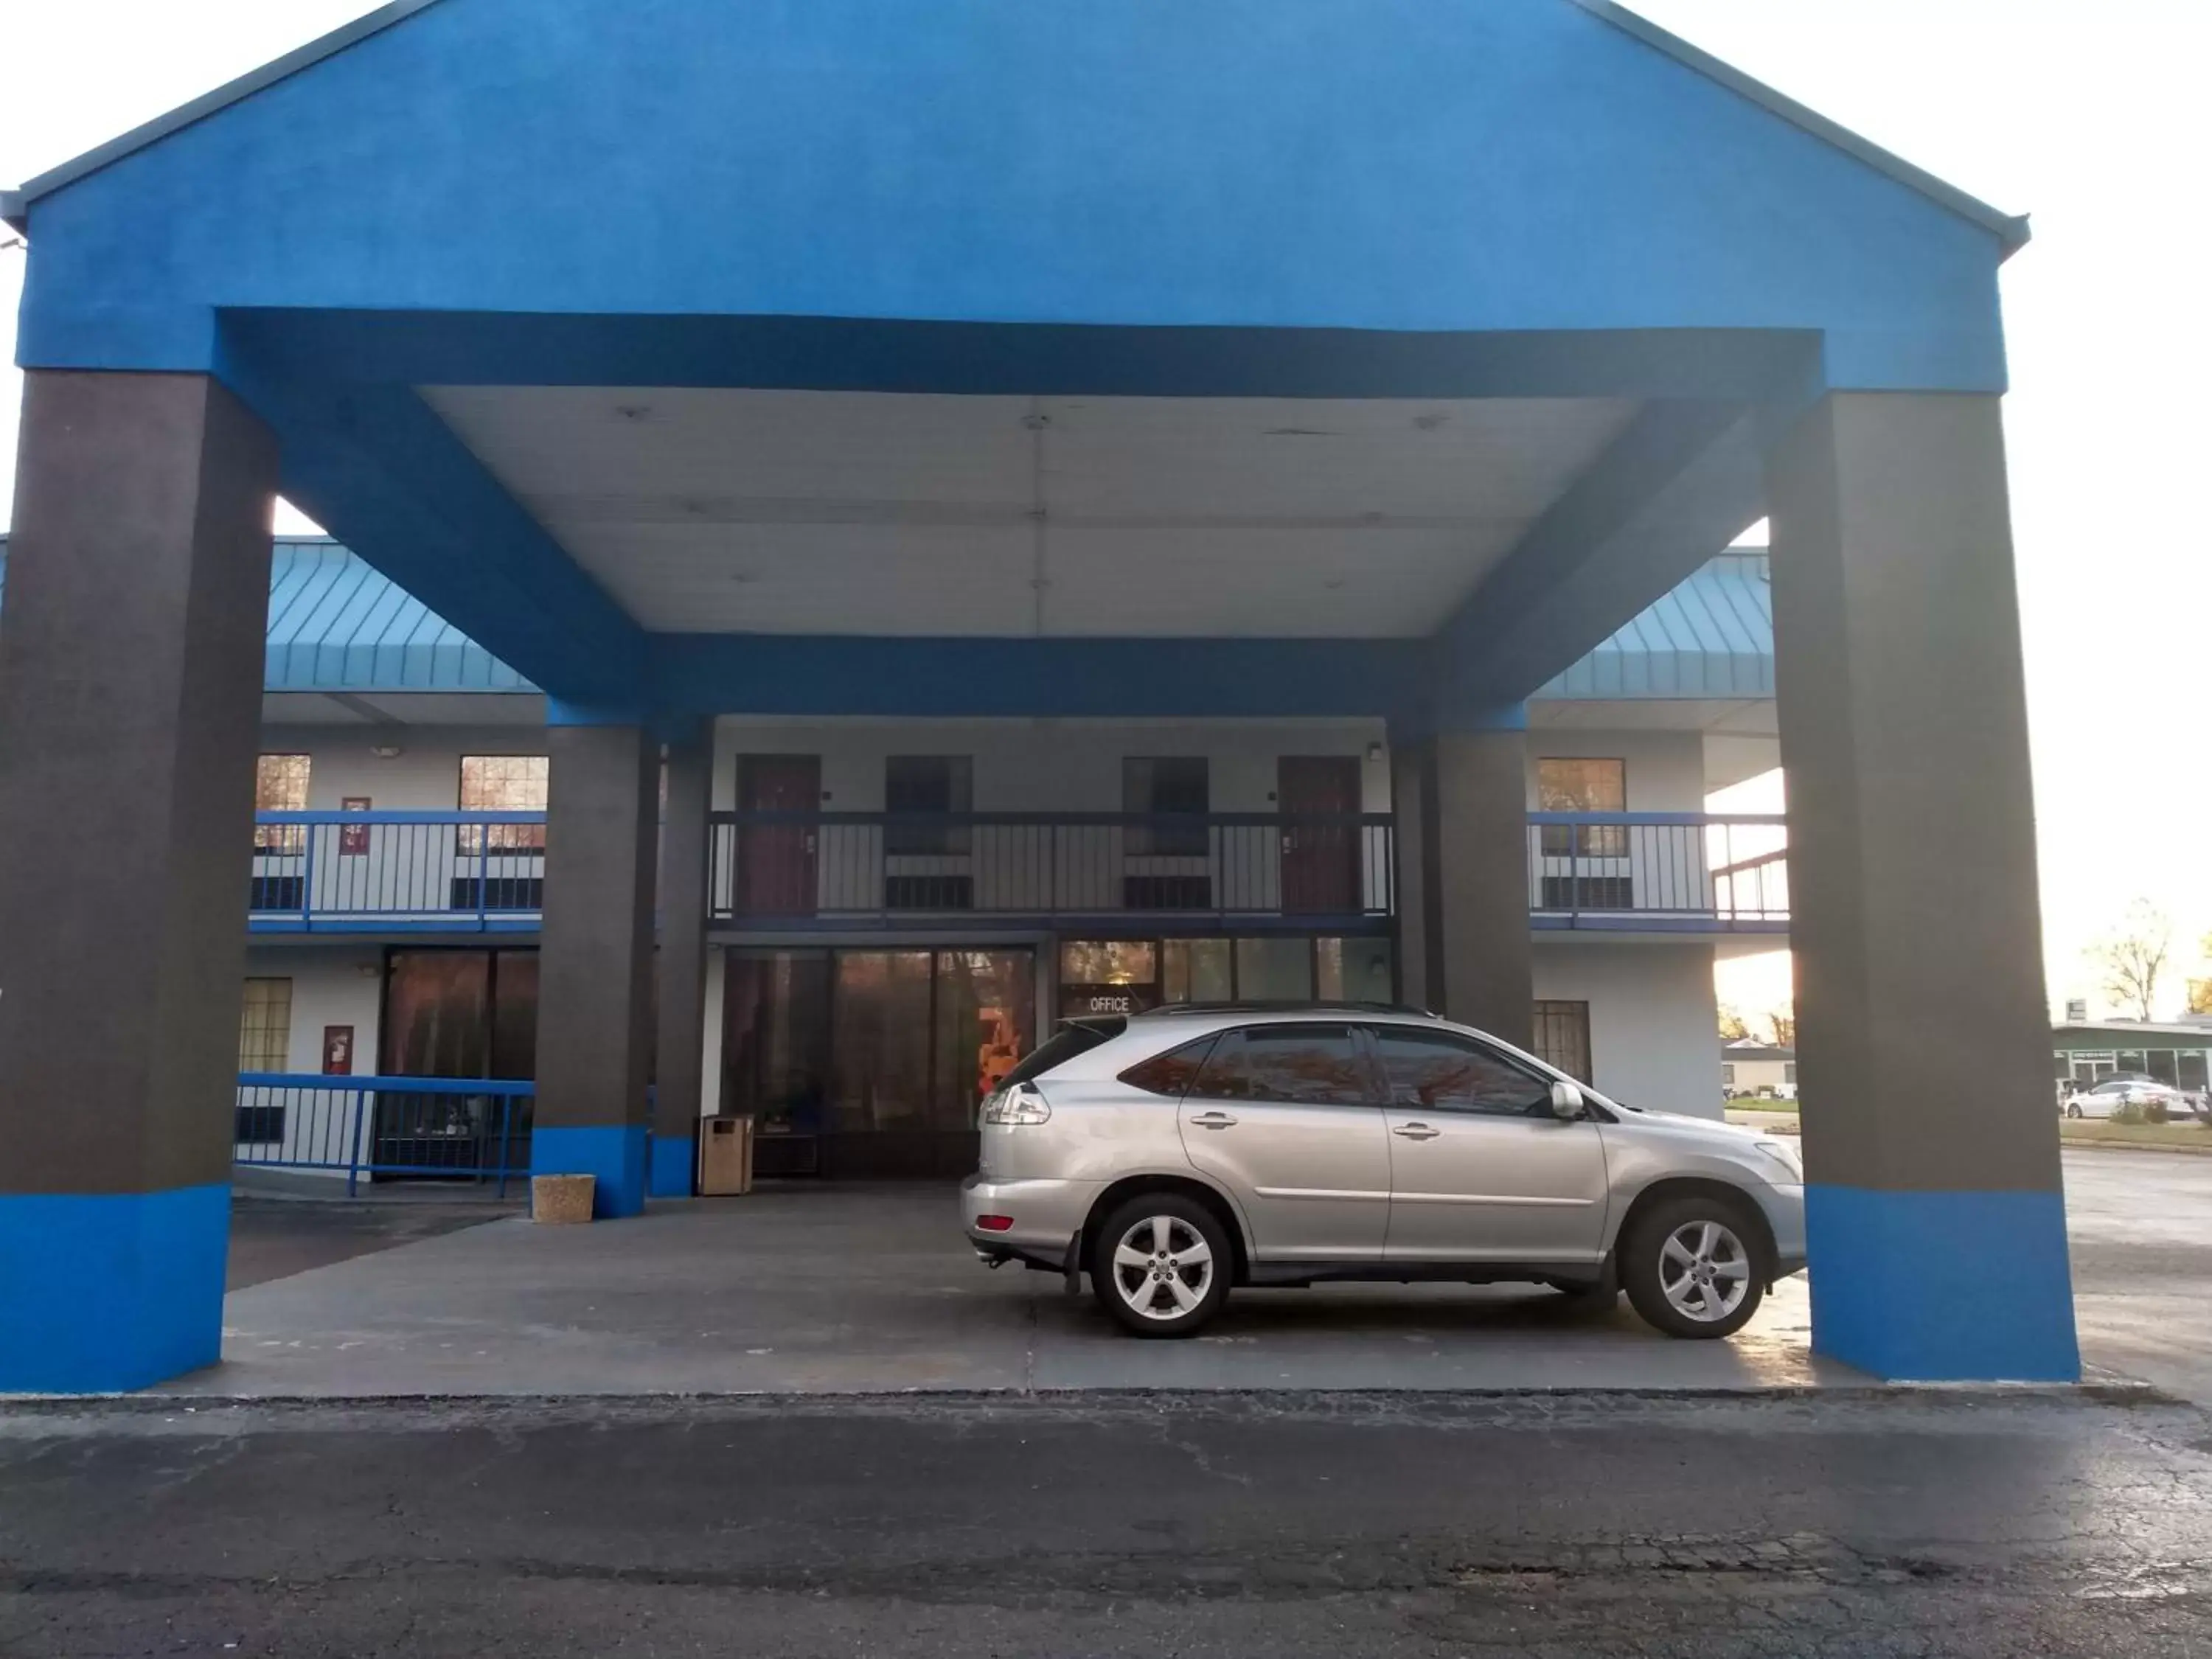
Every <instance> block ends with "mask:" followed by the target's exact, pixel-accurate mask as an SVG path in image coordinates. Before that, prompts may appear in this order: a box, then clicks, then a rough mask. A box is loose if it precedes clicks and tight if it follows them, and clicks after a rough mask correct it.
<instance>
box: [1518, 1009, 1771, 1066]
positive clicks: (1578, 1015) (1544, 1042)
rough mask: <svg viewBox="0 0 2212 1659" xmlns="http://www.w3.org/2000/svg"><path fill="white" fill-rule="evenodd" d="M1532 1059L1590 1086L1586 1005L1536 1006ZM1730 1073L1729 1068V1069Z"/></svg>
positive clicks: (1587, 1012)
mask: <svg viewBox="0 0 2212 1659" xmlns="http://www.w3.org/2000/svg"><path fill="white" fill-rule="evenodd" d="M1534 1032H1535V1039H1536V1040H1535V1042H1534V1043H1533V1044H1531V1045H1530V1046H1531V1047H1532V1048H1534V1051H1535V1054H1536V1058H1537V1059H1539V1060H1542V1061H1543V1062H1544V1063H1545V1064H1546V1065H1547V1066H1558V1067H1559V1069H1560V1070H1561V1071H1563V1072H1565V1073H1566V1074H1567V1075H1568V1076H1569V1077H1572V1078H1580V1079H1582V1080H1583V1082H1584V1083H1594V1081H1595V1079H1592V1078H1591V1076H1590V1025H1589V1004H1588V1003H1587V1002H1539V1003H1537V1004H1536V1006H1535V1021H1534ZM1731 1069H1733V1068H1731Z"/></svg>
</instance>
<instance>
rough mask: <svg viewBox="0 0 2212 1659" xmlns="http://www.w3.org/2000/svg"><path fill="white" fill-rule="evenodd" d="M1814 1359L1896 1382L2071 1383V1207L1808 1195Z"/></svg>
mask: <svg viewBox="0 0 2212 1659" xmlns="http://www.w3.org/2000/svg"><path fill="white" fill-rule="evenodd" d="M1805 1231H1806V1241H1807V1245H1808V1250H1809V1253H1810V1255H1811V1258H1812V1279H1813V1347H1814V1352H1818V1353H1822V1354H1826V1355H1827V1356H1828V1357H1830V1358H1834V1359H1840V1360H1842V1361H1843V1362H1844V1364H1850V1365H1856V1366H1857V1367H1858V1368H1859V1369H1860V1370H1865V1371H1871V1372H1873V1373H1874V1374H1875V1376H1881V1377H1887V1378H1889V1379H1891V1380H1893V1381H1896V1382H1911V1383H1968V1382H1972V1383H2072V1382H2075V1381H2078V1380H2079V1379H2080V1377H2081V1350H2080V1348H2079V1347H2078V1346H2077V1345H2076V1343H2075V1336H2074V1280H2073V1273H2072V1270H2071V1268H2070V1267H2069V1264H2068V1261H2067V1257H2066V1200H2065V1199H2064V1197H2063V1194H2058V1193H2055V1192H2051V1193H1899V1192H1877V1191H1873V1190H1870V1189H1868V1188H1857V1187H1826V1186H1813V1187H1808V1188H1806V1189H1805Z"/></svg>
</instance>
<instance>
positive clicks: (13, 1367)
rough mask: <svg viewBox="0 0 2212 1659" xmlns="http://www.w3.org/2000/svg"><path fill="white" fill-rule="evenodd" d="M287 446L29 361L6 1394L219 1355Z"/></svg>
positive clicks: (22, 471)
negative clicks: (274, 537)
mask: <svg viewBox="0 0 2212 1659" xmlns="http://www.w3.org/2000/svg"><path fill="white" fill-rule="evenodd" d="M276 467H277V461H276V443H275V441H273V439H272V438H271V437H270V435H269V433H268V432H267V431H266V430H265V429H264V428H263V427H262V425H261V424H260V422H258V421H257V420H256V419H255V418H254V417H253V416H252V415H251V414H250V413H248V412H247V410H246V409H245V408H244V406H243V405H241V404H239V403H238V402H237V401H236V400H235V399H234V398H233V397H232V396H231V394H230V393H229V392H227V391H226V390H224V389H223V388H222V386H218V385H217V384H216V383H215V382H214V381H213V380H209V379H208V378H206V377H205V376H203V375H191V374H79V373H56V372H51V371H41V370H33V371H32V372H31V373H30V374H28V375H27V377H26V385H25V392H24V398H23V424H22V439H21V451H20V455H19V459H18V464H17V473H16V493H15V533H14V535H13V537H12V538H11V540H10V545H9V560H8V603H7V611H6V625H5V627H4V629H0V1390H7V1389H46V1390H65V1391H77V1390H106V1389H136V1388H142V1387H144V1386H146V1385H147V1384H149V1383H155V1382H158V1381H161V1379H163V1378H165V1377H169V1376H176V1375H178V1374H179V1373H181V1372H185V1371H188V1370H196V1369H197V1368H198V1367H200V1366H203V1365H207V1364H213V1363H214V1362H215V1360H216V1358H218V1355H219V1351H220V1348H221V1343H222V1294H223V1267H224V1256H225V1253H226V1250H227V1248H228V1231H229V1223H230V1186H229V1182H230V1163H231V1146H232V1133H231V1131H232V1125H233V1121H234V1108H235V1103H236V1099H237V1076H238V1020H239V1000H240V982H241V981H242V980H243V978H244V975H245V966H246V917H245V911H246V885H247V881H248V878H249V876H250V874H251V872H252V829H253V767H254V755H255V752H256V748H257V744H258V733H259V730H260V720H261V679H262V657H263V641H264V631H265V629H266V626H267V621H268V614H269V548H270V512H271V506H272V502H273V500H274V496H275V491H276Z"/></svg>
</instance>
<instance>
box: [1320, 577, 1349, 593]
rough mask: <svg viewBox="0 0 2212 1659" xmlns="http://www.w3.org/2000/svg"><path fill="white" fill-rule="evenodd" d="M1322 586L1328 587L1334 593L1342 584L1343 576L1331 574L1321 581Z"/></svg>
mask: <svg viewBox="0 0 2212 1659" xmlns="http://www.w3.org/2000/svg"><path fill="white" fill-rule="evenodd" d="M1322 586H1323V587H1326V588H1327V589H1328V591H1329V592H1332V593H1334V592H1336V590H1337V589H1338V588H1340V587H1341V586H1344V578H1343V577H1341V576H1331V577H1329V578H1328V579H1327V580H1324V581H1323V582H1322Z"/></svg>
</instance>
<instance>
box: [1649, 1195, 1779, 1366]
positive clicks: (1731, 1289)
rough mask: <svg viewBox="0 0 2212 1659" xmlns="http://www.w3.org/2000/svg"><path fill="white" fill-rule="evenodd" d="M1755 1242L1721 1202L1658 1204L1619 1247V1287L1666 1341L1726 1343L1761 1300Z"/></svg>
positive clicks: (1746, 1222)
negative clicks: (1719, 1338)
mask: <svg viewBox="0 0 2212 1659" xmlns="http://www.w3.org/2000/svg"><path fill="white" fill-rule="evenodd" d="M1763 1243H1764V1241H1763V1239H1762V1238H1761V1237H1760V1236H1759V1231H1758V1230H1757V1229H1755V1228H1754V1227H1753V1225H1751V1222H1750V1219H1749V1218H1748V1217H1747V1216H1746V1215H1745V1214H1744V1213H1743V1212H1742V1209H1741V1206H1737V1205H1735V1204H1731V1203H1729V1202H1728V1201H1727V1200H1724V1199H1720V1198H1708V1197H1706V1196H1705V1195H1703V1194H1689V1195H1686V1196H1684V1197H1681V1198H1669V1199H1664V1200H1661V1201H1660V1202H1659V1203H1656V1204H1654V1205H1653V1206H1651V1207H1650V1209H1648V1210H1646V1211H1644V1213H1643V1214H1641V1215H1639V1216H1638V1217H1636V1218H1635V1220H1634V1222H1633V1223H1632V1225H1631V1226H1630V1227H1629V1229H1628V1231H1627V1232H1626V1235H1625V1236H1624V1237H1622V1239H1621V1241H1620V1283H1621V1288H1622V1289H1623V1290H1625V1291H1627V1292H1628V1299H1629V1301H1630V1303H1631V1304H1633V1305H1634V1307H1635V1309H1636V1311H1637V1312H1638V1314H1639V1315H1641V1316H1643V1318H1644V1322H1645V1323H1646V1324H1649V1325H1653V1326H1656V1327H1657V1328H1659V1329H1660V1330H1662V1331H1664V1332H1665V1333H1666V1334H1668V1335H1669V1336H1686V1337H1706V1338H1711V1337H1717V1336H1734V1335H1735V1334H1736V1333H1737V1332H1738V1331H1740V1330H1741V1329H1742V1328H1744V1326H1745V1325H1746V1324H1747V1323H1748V1322H1750V1319H1751V1316H1752V1315H1753V1314H1755V1313H1757V1312H1758V1311H1759V1303H1760V1302H1761V1301H1763V1300H1764V1299H1765V1296H1766V1269H1765V1266H1764V1264H1763V1261H1762V1259H1761V1257H1760V1255H1759V1249H1760V1247H1761V1245H1762V1244H1763Z"/></svg>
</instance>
